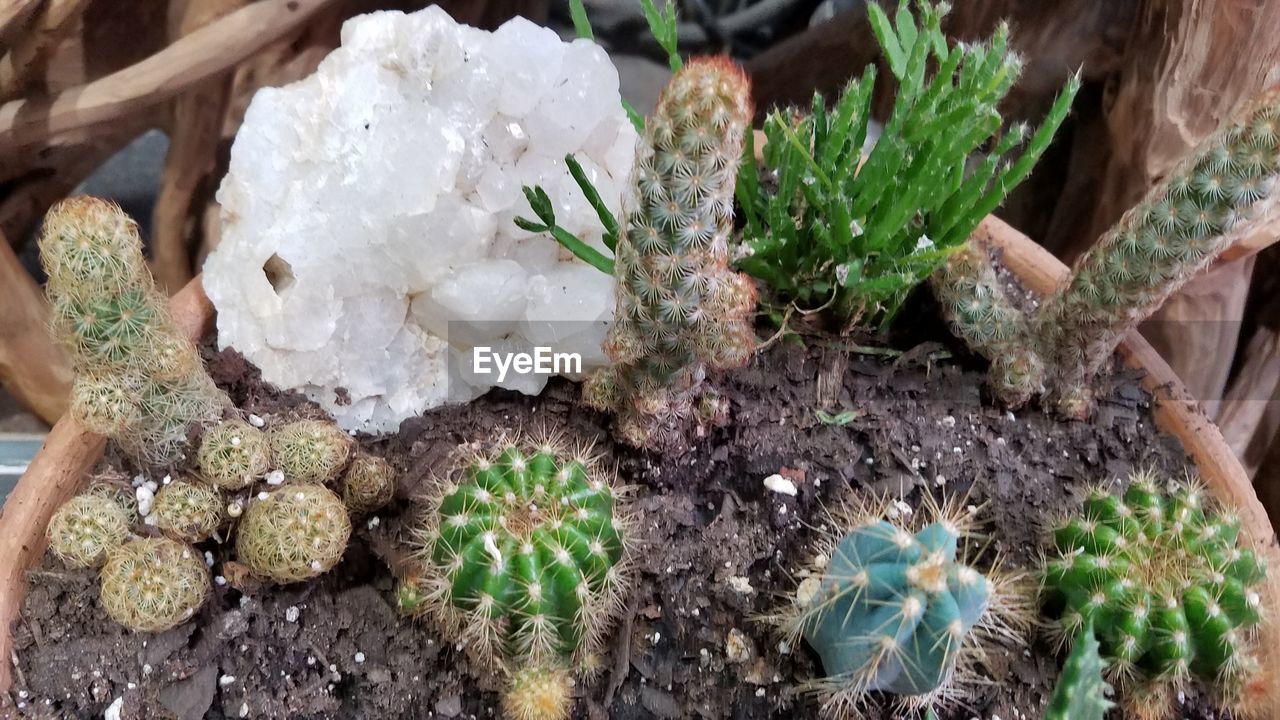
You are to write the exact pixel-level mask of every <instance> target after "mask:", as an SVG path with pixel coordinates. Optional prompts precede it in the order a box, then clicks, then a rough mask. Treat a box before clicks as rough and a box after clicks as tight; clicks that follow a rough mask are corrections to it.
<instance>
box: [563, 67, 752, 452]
mask: <svg viewBox="0 0 1280 720" xmlns="http://www.w3.org/2000/svg"><path fill="white" fill-rule="evenodd" d="M750 116H751V101H750V97H749V87H748V83H747V79H746V76H745V75H743V72H742V70H741V68H738V67H737V66H735V65H734V64H732V63H731V62H730V61H728V60H727V59H724V58H699V59H695V60H691V61H690V62H688V63H687V64H685V65H684V66H683V68H682V69H681V70H680V71H679V72H677V73H676V74H675V76H674V77H673V78H672V79H671V81H670V83H669V84H668V85H667V87H666V88H665V89H664V90H663V93H662V97H661V98H660V99H659V101H658V107H657V110H656V111H655V112H654V115H653V116H652V117H651V118H649V121H648V123H647V124H646V127H645V134H644V136H643V138H642V139H641V141H640V142H639V144H638V148H637V155H636V170H635V179H634V183H635V185H634V187H633V188H632V195H631V197H629V198H628V200H627V202H626V203H625V207H626V208H627V218H626V230H625V232H622V233H620V234H619V236H618V238H617V246H616V257H615V263H614V264H615V276H616V278H617V280H618V284H617V291H616V298H617V316H616V319H615V321H614V325H613V327H612V328H611V329H610V332H609V336H608V339H607V341H606V343H605V350H606V352H607V353H608V355H609V358H610V359H611V360H612V361H613V365H612V366H611V367H609V368H607V369H605V370H603V371H601V372H598V373H596V374H595V375H593V376H592V377H590V378H589V379H588V382H587V385H586V388H585V392H584V397H585V398H586V400H587V402H589V403H590V404H592V405H594V406H596V407H599V408H601V409H607V410H613V411H615V412H617V413H618V415H619V427H620V431H621V434H622V436H623V438H624V439H625V440H627V441H628V442H630V443H631V444H633V445H638V446H657V447H670V446H677V445H679V444H681V443H683V442H685V440H686V439H687V437H688V435H689V427H688V426H689V425H690V424H691V421H692V420H695V419H696V420H707V419H714V417H715V416H716V415H717V411H716V408H717V405H718V404H717V403H716V402H715V401H714V400H713V399H711V398H709V397H708V396H707V393H706V392H704V388H703V387H702V385H703V378H704V376H705V374H706V372H707V370H708V369H724V368H731V367H735V366H739V365H741V364H743V363H744V362H746V361H747V359H748V358H750V356H751V354H752V352H754V350H755V334H754V332H753V331H752V328H751V322H750V319H751V314H752V312H753V311H754V309H755V287H754V285H753V284H752V282H751V280H750V278H748V277H746V276H745V275H740V274H738V273H734V272H732V271H731V270H730V269H729V267H728V254H729V245H728V242H729V236H730V234H731V233H732V232H733V185H734V177H735V174H736V172H737V168H738V164H739V161H740V158H741V156H742V148H743V136H744V135H745V134H746V133H747V132H748V130H749V126H748V123H749V120H750Z"/></svg>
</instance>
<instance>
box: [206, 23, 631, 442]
mask: <svg viewBox="0 0 1280 720" xmlns="http://www.w3.org/2000/svg"><path fill="white" fill-rule="evenodd" d="M635 142H636V133H635V130H634V129H633V128H632V127H631V125H630V123H629V122H628V120H627V117H626V115H625V113H624V111H623V110H622V105H621V99H620V97H619V95H618V74H617V71H616V69H615V68H614V66H613V64H612V63H611V62H610V60H609V58H608V57H607V56H606V54H605V53H604V51H603V50H601V49H600V47H599V46H597V45H595V44H594V43H592V42H590V41H587V40H575V41H573V42H568V43H566V42H563V41H561V40H560V38H559V37H558V36H557V35H556V34H555V33H553V32H552V31H550V30H547V29H545V28H541V27H538V26H536V25H534V24H532V23H530V22H528V21H526V20H523V19H515V20H512V21H510V22H508V23H507V24H505V25H503V26H502V27H501V28H499V29H498V30H497V31H495V32H485V31H481V30H476V29H474V28H471V27H467V26H464V25H459V24H457V23H456V22H454V21H453V20H452V19H451V18H450V17H449V16H448V15H447V14H446V13H445V12H444V11H443V10H441V9H439V8H437V7H429V8H427V9H426V10H423V11H421V12H417V13H413V14H408V15H406V14H403V13H398V12H379V13H374V14H371V15H365V16H363V17H358V18H355V19H353V20H351V21H349V22H348V23H347V24H346V25H345V26H344V28H343V31H342V47H340V48H339V49H337V50H335V51H334V52H333V53H332V54H331V55H329V57H328V58H326V59H325V60H324V62H323V63H321V65H320V68H319V69H318V70H317V71H316V73H315V74H314V75H313V76H311V77H309V78H307V79H305V80H303V81H301V82H298V83H295V84H293V85H289V86H287V87H283V88H273V89H264V90H262V91H261V92H259V93H258V94H257V96H255V97H254V99H253V102H252V104H251V105H250V106H249V110H248V113H247V115H246V117H245V122H244V125H243V127H242V128H241V129H240V131H239V134H238V135H237V137H236V140H235V144H234V146H233V147H232V151H231V167H230V172H229V173H228V175H227V177H226V179H225V180H224V181H223V184H222V187H221V189H220V191H219V192H218V200H219V202H220V203H221V204H222V239H221V241H220V244H219V246H218V247H217V249H216V250H215V251H214V252H213V253H212V254H211V255H210V256H209V259H208V261H207V262H206V263H205V266H204V284H205V288H206V290H207V292H208V294H209V297H210V298H211V299H212V300H213V303H214V305H215V306H216V308H217V311H218V342H219V345H221V346H222V347H233V348H235V349H237V350H239V351H240V352H241V353H243V354H244V355H245V356H246V357H247V358H248V359H249V360H250V361H252V362H253V363H254V364H255V365H257V366H258V367H259V368H261V370H262V374H263V378H264V379H266V380H267V381H269V382H272V383H274V384H276V385H279V386H281V387H287V388H298V389H301V390H303V391H304V392H305V393H306V394H307V395H308V396H310V397H311V398H312V399H314V400H316V401H317V402H319V403H320V404H321V405H323V406H324V407H325V408H326V409H328V410H330V411H331V412H333V414H334V415H335V416H336V417H337V419H338V422H339V423H340V424H341V425H342V426H343V427H344V428H346V429H348V430H367V431H373V432H378V431H389V430H394V429H395V428H397V427H398V426H399V424H400V421H401V420H403V419H404V418H407V417H411V416H413V415H415V414H418V413H420V412H421V411H423V410H426V409H428V408H431V407H435V406H437V405H440V404H442V403H445V402H465V401H468V400H470V399H473V398H475V397H477V396H478V395H480V394H481V393H483V392H485V391H486V390H488V389H489V387H491V386H492V385H493V384H495V382H494V380H491V379H487V378H477V377H475V376H474V375H470V374H469V368H470V364H471V361H470V357H471V356H470V352H471V349H472V347H473V346H479V345H487V346H491V347H494V348H502V347H511V346H516V345H519V346H528V345H538V346H543V347H548V348H551V349H553V350H554V351H557V352H576V353H580V355H581V357H582V360H583V368H582V369H583V370H584V371H585V370H588V369H590V368H592V367H597V366H600V365H603V364H604V363H605V362H606V360H605V357H604V355H603V352H602V350H601V347H600V346H601V342H602V340H603V338H604V334H605V330H606V329H607V325H608V323H609V321H610V320H611V318H612V316H613V279H612V278H611V277H609V276H608V275H606V274H604V273H601V272H600V271H598V270H596V269H594V268H592V267H590V266H588V265H586V264H585V263H583V262H581V261H579V260H577V259H576V258H574V257H573V256H572V255H570V254H569V253H568V252H567V251H565V250H563V249H562V248H560V246H559V245H558V244H557V243H556V242H555V241H554V240H553V239H551V238H550V237H548V236H546V235H534V234H532V233H528V232H525V231H523V230H520V229H519V228H517V227H516V225H515V223H514V222H513V221H512V219H513V218H514V217H517V216H520V215H524V216H527V217H533V214H532V212H531V211H530V209H529V206H528V203H527V202H526V200H525V199H524V195H523V194H522V192H521V187H522V186H523V185H533V184H540V185H542V186H543V187H544V188H545V189H546V191H547V193H548V194H549V195H550V197H551V198H552V200H553V202H554V203H555V206H556V207H555V209H556V219H557V221H558V222H559V224H560V225H562V226H563V227H565V228H566V229H568V230H569V231H570V232H572V233H574V234H576V235H578V236H579V237H581V238H583V239H584V240H586V241H588V242H589V243H590V244H592V245H593V246H596V247H597V248H600V249H603V244H602V242H601V240H600V237H601V227H600V222H599V219H598V218H597V216H596V214H595V213H594V212H593V211H592V209H591V208H590V206H589V205H588V204H587V202H586V200H585V199H584V198H583V195H582V193H581V192H580V191H579V190H578V188H577V187H576V185H575V184H574V182H573V179H572V178H571V177H570V176H569V174H568V172H567V170H566V169H565V165H564V160H563V159H564V156H565V154H566V153H573V154H574V155H575V157H576V158H577V159H578V160H579V161H580V162H581V163H582V166H583V167H584V168H585V170H586V171H587V174H588V175H589V177H590V178H591V180H592V181H593V183H594V184H595V186H596V188H597V189H598V190H599V192H600V196H601V197H602V198H603V199H604V201H605V203H606V204H607V205H609V207H610V209H611V210H612V211H613V212H614V213H615V215H619V214H620V207H619V206H620V198H621V196H622V189H623V185H624V184H625V183H626V182H627V179H628V176H629V174H630V171H631V164H632V158H633V154H634V151H635ZM450 363H453V367H454V368H455V370H454V371H453V372H450V371H449V369H448V367H449V365H450ZM545 382H546V379H545V377H541V376H529V375H516V374H515V373H509V374H508V376H507V378H506V380H505V382H503V383H501V385H502V386H504V387H509V388H514V389H519V390H521V391H524V392H528V393H536V392H538V391H539V390H541V388H542V386H543V385H544V384H545Z"/></svg>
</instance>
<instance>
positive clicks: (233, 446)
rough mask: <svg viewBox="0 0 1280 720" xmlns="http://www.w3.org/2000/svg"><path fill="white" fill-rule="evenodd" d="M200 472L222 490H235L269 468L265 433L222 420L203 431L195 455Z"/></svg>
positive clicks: (248, 425)
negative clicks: (198, 449) (198, 448)
mask: <svg viewBox="0 0 1280 720" xmlns="http://www.w3.org/2000/svg"><path fill="white" fill-rule="evenodd" d="M196 463H197V465H199V467H200V475H201V477H203V478H204V479H205V480H208V481H209V482H211V483H213V484H214V485H217V486H218V487H220V488H222V489H224V490H239V489H240V488H243V487H247V486H249V485H251V484H252V483H253V481H254V479H255V478H258V477H261V476H262V475H264V474H266V472H267V470H268V469H270V467H271V448H270V445H269V444H268V442H267V435H266V433H264V432H262V431H261V430H259V429H258V428H256V427H254V426H252V425H250V424H249V423H246V422H242V421H240V420H226V421H223V422H220V423H218V424H217V425H215V426H214V427H212V428H210V429H209V430H208V431H207V432H205V434H204V437H202V438H201V439H200V451H199V452H198V453H197V455H196Z"/></svg>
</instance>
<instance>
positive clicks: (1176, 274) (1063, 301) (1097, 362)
mask: <svg viewBox="0 0 1280 720" xmlns="http://www.w3.org/2000/svg"><path fill="white" fill-rule="evenodd" d="M1278 173H1280V91H1273V92H1271V93H1270V94H1268V95H1267V96H1265V97H1264V98H1262V100H1261V101H1260V102H1259V103H1258V104H1257V105H1255V106H1254V107H1253V108H1252V109H1251V110H1250V111H1249V112H1248V113H1247V114H1246V115H1245V116H1244V117H1243V119H1241V120H1240V121H1239V122H1236V123H1234V124H1232V125H1230V126H1228V127H1226V128H1224V129H1222V130H1219V131H1218V132H1216V133H1214V134H1213V135H1212V136H1210V137H1209V138H1207V139H1206V140H1205V141H1204V142H1202V143H1201V144H1200V146H1199V147H1198V148H1197V149H1196V150H1195V152H1194V153H1193V154H1192V155H1191V156H1190V157H1188V158H1186V159H1184V160H1183V161H1182V162H1181V163H1179V164H1178V166H1177V167H1175V168H1174V169H1173V170H1172V171H1171V172H1170V173H1169V174H1168V175H1167V176H1166V177H1165V178H1164V180H1162V181H1161V182H1160V184H1159V185H1157V186H1156V187H1154V188H1152V189H1151V191H1150V192H1148V193H1147V195H1146V197H1144V198H1143V199H1142V201H1141V202H1139V203H1138V204H1137V205H1136V206H1134V207H1133V208H1131V209H1130V210H1129V211H1128V212H1126V213H1125V214H1124V216H1123V217H1121V218H1120V221H1119V222H1118V223H1117V224H1116V225H1115V226H1114V227H1113V228H1111V229H1110V230H1108V231H1107V232H1106V234H1104V235H1103V236H1102V237H1101V238H1099V239H1098V242H1097V243H1095V244H1094V246H1093V247H1091V248H1090V249H1089V251H1088V252H1087V253H1085V255H1084V256H1083V257H1081V258H1080V260H1079V261H1078V262H1076V264H1075V267H1074V269H1073V272H1072V275H1071V280H1070V282H1069V283H1067V284H1066V285H1064V286H1063V287H1061V288H1060V289H1059V290H1058V291H1057V292H1055V293H1054V294H1053V295H1051V296H1050V297H1049V298H1048V299H1047V300H1046V302H1045V304H1044V306H1043V309H1042V310H1041V312H1040V314H1039V317H1038V320H1037V325H1038V332H1039V335H1040V339H1041V342H1040V347H1041V349H1042V351H1043V352H1045V353H1047V354H1049V356H1050V357H1051V361H1050V362H1049V367H1050V371H1051V372H1052V373H1053V375H1054V378H1053V383H1052V385H1051V392H1052V399H1053V401H1054V402H1055V403H1056V404H1057V405H1058V407H1059V409H1060V410H1061V411H1062V412H1063V413H1064V414H1066V415H1068V416H1071V417H1081V416H1083V415H1085V414H1087V413H1088V412H1089V411H1090V409H1091V408H1092V405H1093V399H1092V393H1091V391H1090V387H1089V383H1090V381H1091V380H1092V379H1093V376H1094V375H1095V374H1097V372H1098V370H1099V369H1100V368H1101V367H1102V366H1103V364H1105V363H1106V362H1107V360H1108V359H1109V358H1110V357H1111V353H1112V352H1113V351H1114V350H1115V348H1116V346H1117V345H1118V344H1119V342H1120V339H1121V337H1123V335H1124V333H1125V332H1127V331H1128V330H1129V329H1130V328H1132V327H1133V326H1134V325H1136V324H1137V323H1138V322H1140V321H1141V320H1143V319H1144V318H1146V317H1147V316H1148V315H1150V314H1151V313H1153V312H1155V310H1156V309H1157V308H1159V307H1160V305H1161V304H1162V303H1163V302H1164V301H1165V299H1166V298H1168V297H1169V296H1170V295H1171V294H1173V292H1174V291H1176V290H1177V289H1178V288H1180V287H1182V285H1183V284H1184V283H1186V282H1187V281H1188V280H1189V279H1191V277H1192V276H1194V275H1195V274H1196V273H1197V272H1199V271H1200V270H1202V269H1204V268H1205V267H1207V266H1208V264H1209V263H1210V262H1211V261H1212V260H1213V259H1214V258H1215V257H1217V255H1218V254H1219V253H1221V252H1222V251H1223V250H1225V249H1226V248H1227V247H1229V246H1230V245H1232V244H1233V243H1234V242H1236V241H1237V240H1238V239H1240V237H1241V236H1242V232H1244V231H1246V230H1247V229H1248V228H1249V227H1251V226H1253V225H1254V224H1255V223H1254V222H1253V221H1254V220H1257V219H1260V218H1261V217H1262V216H1264V215H1266V214H1268V213H1275V212H1276V211H1277V210H1280V207H1277V203H1280V198H1278V196H1277V188H1276V176H1277V174H1278Z"/></svg>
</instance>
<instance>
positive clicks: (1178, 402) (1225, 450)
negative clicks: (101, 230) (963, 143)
mask: <svg viewBox="0 0 1280 720" xmlns="http://www.w3.org/2000/svg"><path fill="white" fill-rule="evenodd" d="M975 236H979V237H982V238H984V239H985V240H986V241H987V242H989V243H990V244H991V245H992V246H994V247H998V248H1000V249H1001V250H1002V251H1003V253H1004V256H1003V262H1004V264H1005V266H1006V267H1007V268H1008V269H1009V270H1010V271H1011V272H1012V273H1013V274H1014V275H1015V276H1017V277H1018V278H1019V280H1021V281H1022V283H1023V284H1024V285H1025V286H1026V287H1027V288H1028V289H1030V290H1033V291H1035V292H1036V293H1038V294H1040V295H1044V294H1047V293H1048V292H1050V291H1051V290H1052V289H1053V288H1054V287H1055V286H1056V285H1057V284H1058V283H1059V282H1060V281H1061V280H1062V279H1063V278H1064V277H1065V276H1066V273H1067V268H1066V266H1065V265H1063V264H1062V263H1061V262H1059V261H1058V260H1057V259H1056V258H1055V257H1053V255H1052V254H1050V253H1049V252H1048V251H1046V250H1045V249H1044V248H1042V247H1040V246H1039V245H1037V244H1036V243H1035V242H1034V241H1032V240H1031V239H1030V238H1028V237H1027V236H1025V235H1023V234H1022V233H1020V232H1018V231H1017V230H1015V229H1014V228H1012V227H1010V226H1009V225H1008V224H1006V223H1004V222H1003V221H1001V220H999V219H998V218H996V217H994V216H989V217H987V218H986V219H985V220H984V221H983V222H982V224H981V225H980V226H979V227H978V229H977V230H976V231H975ZM200 280H201V279H200V276H196V278H195V279H193V280H192V281H191V282H190V283H188V285H187V286H186V287H184V288H183V289H182V290H181V291H180V292H179V293H178V294H177V295H175V296H174V297H173V298H172V300H171V301H170V302H171V308H172V310H173V314H174V317H175V319H176V320H177V322H178V324H179V325H180V326H181V327H182V328H183V330H184V331H185V332H187V333H188V335H189V336H191V337H193V338H195V339H198V338H200V337H202V336H203V334H204V332H205V331H206V330H207V329H208V328H209V326H210V324H211V323H212V319H213V306H212V304H211V303H210V302H209V299H208V297H207V296H206V295H205V294H204V289H203V286H202V285H201V283H200ZM1118 354H1119V355H1120V357H1121V359H1122V360H1123V361H1124V362H1125V364H1127V365H1130V366H1132V367H1140V368H1142V369H1144V370H1146V372H1147V375H1146V377H1145V378H1144V380H1143V386H1144V387H1145V388H1146V389H1147V390H1148V391H1150V392H1151V393H1152V394H1153V397H1154V400H1155V404H1154V407H1153V413H1154V415H1155V420H1156V423H1157V425H1158V426H1160V429H1161V430H1163V431H1165V432H1168V433H1170V434H1172V435H1174V436H1175V437H1177V438H1178V440H1179V441H1180V442H1181V443H1182V445H1183V449H1184V450H1185V451H1186V452H1187V454H1188V455H1189V456H1190V457H1191V459H1192V461H1193V462H1194V463H1195V465H1196V467H1197V469H1198V470H1199V471H1200V475H1201V477H1202V478H1203V479H1204V481H1205V483H1206V484H1207V485H1208V486H1209V487H1210V488H1211V489H1212V490H1213V491H1214V493H1215V494H1216V495H1218V496H1219V497H1220V498H1222V499H1224V500H1226V501H1227V502H1229V503H1231V504H1233V505H1236V506H1237V507H1238V508H1239V511H1240V515H1241V520H1242V525H1243V530H1244V531H1245V532H1246V533H1247V535H1248V536H1249V537H1250V538H1251V539H1252V542H1254V543H1255V544H1258V545H1269V544H1271V543H1273V542H1274V538H1275V532H1274V530H1273V529H1272V527H1271V523H1270V521H1269V520H1268V519H1267V515H1266V511H1265V510H1264V509H1263V507H1262V504H1261V503H1260V502H1259V501H1258V498H1257V496H1256V494H1254V491H1253V486H1252V484H1251V483H1250V481H1249V477H1248V474H1247V473H1246V472H1245V470H1244V468H1243V467H1242V466H1241V464H1240V461H1239V460H1238V459H1237V458H1236V457H1235V455H1234V454H1233V453H1232V452H1231V448H1230V447H1229V446H1228V445H1227V443H1226V441H1225V440H1224V439H1223V437H1222V433H1221V432H1220V431H1219V430H1218V428H1217V427H1216V426H1215V425H1214V424H1213V423H1212V422H1210V421H1209V419H1208V417H1206V416H1205V415H1204V413H1203V412H1202V411H1201V410H1200V408H1199V405H1198V403H1197V402H1196V401H1195V399H1194V398H1192V397H1191V395H1190V393H1188V392H1187V390H1186V388H1185V387H1184V386H1183V385H1182V382H1181V381H1180V380H1179V379H1178V378H1177V376H1176V375H1174V373H1173V371H1172V370H1171V369H1170V368H1169V366H1168V364H1167V363H1165V362H1164V360H1163V359H1162V358H1161V357H1160V356H1159V355H1158V354H1157V353H1156V352H1155V350H1154V349H1152V348H1151V346H1150V345H1148V344H1147V343H1146V341H1145V340H1143V339H1142V338H1141V337H1140V336H1139V335H1138V334H1137V333H1136V332H1133V333H1130V335H1129V336H1128V337H1127V338H1126V339H1125V340H1124V342H1123V343H1121V346H1120V348H1119V350H1118ZM105 444H106V442H105V439H103V438H102V437H101V436H98V435H95V434H93V433H90V432H88V431H87V430H85V429H83V428H81V427H80V426H79V425H78V424H77V423H76V422H75V421H74V420H73V419H71V418H70V417H64V418H62V419H61V420H59V421H58V422H57V424H56V425H55V426H54V428H53V430H52V431H51V432H50V433H49V436H48V438H47V440H46V442H45V444H44V446H43V447H42V448H41V449H40V451H39V452H38V453H37V454H36V457H35V458H34V459H33V461H32V463H31V465H30V467H29V468H28V470H27V472H26V473H24V474H23V476H22V477H21V478H20V479H19V480H18V484H17V486H16V487H15V488H14V490H13V492H12V493H10V495H9V498H8V499H7V500H6V502H5V504H4V506H3V508H0V692H7V691H8V689H9V687H10V680H11V677H10V662H9V661H10V658H11V656H12V647H13V644H12V633H11V632H10V628H11V627H12V624H13V622H14V621H15V620H16V619H17V616H18V613H19V611H20V608H21V605H22V599H23V597H24V595H25V592H26V572H27V570H28V569H29V568H30V567H32V566H34V565H35V564H36V563H37V562H39V560H40V558H41V556H42V555H43V552H44V546H45V543H44V530H45V527H46V526H47V525H48V522H49V518H50V516H52V514H53V512H54V510H55V509H56V508H57V507H58V506H59V505H61V504H62V503H63V502H65V500H66V499H67V498H69V497H70V496H72V495H74V494H75V493H76V492H78V491H79V489H80V487H81V485H82V484H83V482H84V480H85V479H86V477H87V473H88V472H89V471H90V470H92V468H93V466H94V465H95V464H96V463H97V462H98V460H99V459H100V458H101V456H102V452H103V448H104V447H105ZM58 457H64V458H68V459H69V461H68V462H64V463H60V462H57V458H58Z"/></svg>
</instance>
